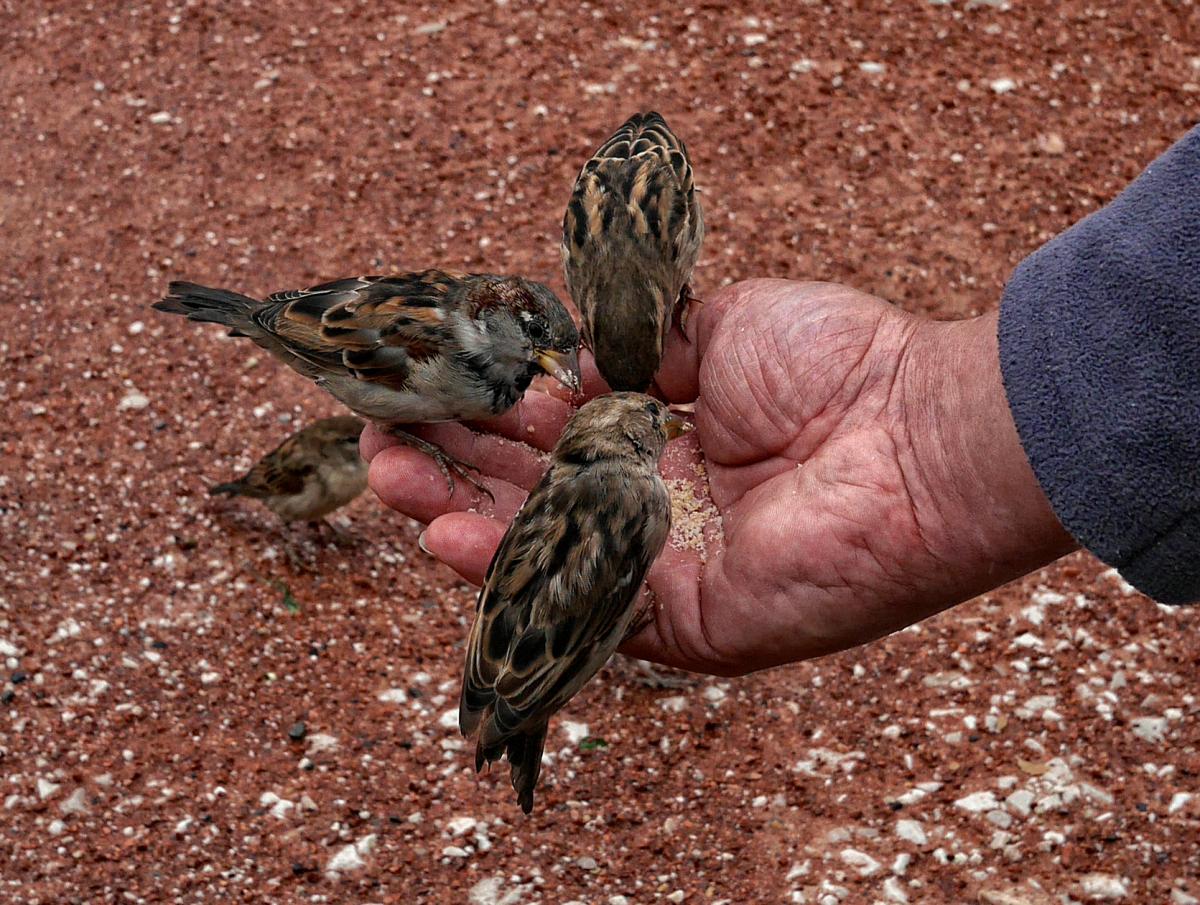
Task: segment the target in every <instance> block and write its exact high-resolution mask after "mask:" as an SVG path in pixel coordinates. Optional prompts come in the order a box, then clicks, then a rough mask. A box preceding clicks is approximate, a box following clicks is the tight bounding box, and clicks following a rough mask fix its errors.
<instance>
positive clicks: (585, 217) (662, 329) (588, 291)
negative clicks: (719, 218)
mask: <svg viewBox="0 0 1200 905" xmlns="http://www.w3.org/2000/svg"><path fill="white" fill-rule="evenodd" d="M703 240H704V217H703V215H702V213H701V211H700V201H699V199H698V198H697V197H696V190H695V187H694V185H693V184H692V166H691V163H690V162H689V160H688V155H687V149H686V148H685V147H684V144H683V142H682V141H680V140H679V138H677V137H676V136H675V133H673V132H672V131H671V130H670V128H669V127H668V126H667V124H666V122H665V121H664V120H663V118H662V117H661V116H659V115H658V114H657V113H638V114H635V115H634V116H632V117H630V119H629V120H628V121H627V122H626V123H625V125H623V126H622V127H621V128H620V129H618V130H617V132H616V134H614V135H613V136H612V138H610V139H609V140H608V141H606V142H605V143H604V144H603V145H601V146H600V149H599V150H598V151H597V152H596V153H595V154H594V155H592V159H591V160H589V161H588V162H587V163H586V164H584V166H583V169H582V170H581V171H580V173H579V178H578V179H576V180H575V189H574V191H573V192H572V193H571V200H570V202H569V203H568V205H567V213H566V216H565V217H564V218H563V240H562V258H563V272H564V274H565V276H566V280H567V288H568V289H569V290H570V292H571V297H572V298H573V299H574V300H575V304H576V306H577V307H578V308H579V311H580V314H582V316H583V342H584V344H585V345H587V346H588V347H589V348H590V349H591V350H592V352H593V353H594V354H595V356H596V366H597V368H599V370H600V374H601V375H602V376H603V377H604V379H605V380H606V381H608V384H609V386H611V387H612V388H613V389H614V390H639V391H640V390H645V389H646V388H647V387H649V386H650V382H651V381H652V380H653V379H654V374H655V372H656V371H657V370H658V366H659V363H660V362H661V361H662V354H663V343H664V341H665V340H666V336H667V333H668V332H670V329H671V323H672V320H673V318H674V315H675V312H676V310H677V309H678V311H679V315H680V322H681V325H683V324H685V323H686V316H687V310H688V304H689V303H690V302H691V301H692V298H691V291H690V289H689V287H688V280H689V279H690V278H691V274H692V268H693V267H695V265H696V259H697V258H698V257H699V255H700V244H701V242H702V241H703Z"/></svg>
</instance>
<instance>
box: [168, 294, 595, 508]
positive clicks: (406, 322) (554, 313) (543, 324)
mask: <svg viewBox="0 0 1200 905" xmlns="http://www.w3.org/2000/svg"><path fill="white" fill-rule="evenodd" d="M154 307H155V308H156V309H158V310H159V311H166V312H169V313H171V314H182V315H184V316H186V317H187V318H188V319H189V320H194V321H204V322H209V323H217V324H224V325H225V326H227V327H229V328H230V330H229V335H230V336H247V337H249V338H250V339H252V340H253V341H254V342H255V343H257V344H258V345H259V346H261V347H262V348H263V349H265V350H266V351H268V352H270V353H271V354H272V355H274V356H275V357H276V358H278V359H279V360H280V361H282V362H283V363H284V364H286V365H288V367H290V368H292V370H294V371H297V372H298V373H300V374H303V375H304V376H305V377H309V378H311V379H313V380H315V381H316V383H317V385H318V386H320V387H322V388H323V389H325V390H328V391H329V392H330V393H331V394H332V395H333V396H334V397H335V398H337V399H338V400H339V401H340V402H342V403H344V404H345V405H347V406H349V408H350V409H351V410H352V411H354V412H355V413H356V414H359V415H361V416H362V417H364V418H368V419H370V420H371V421H374V422H375V423H376V424H378V425H380V426H381V427H382V428H384V429H385V430H388V431H389V432H390V433H392V434H393V435H395V436H396V437H398V438H399V439H400V440H402V441H403V442H405V443H406V444H408V445H411V446H413V447H415V448H417V449H419V450H421V451H422V452H424V453H426V454H427V455H429V456H431V457H433V459H434V460H435V461H436V462H437V463H438V466H439V467H440V468H441V469H442V473H443V474H444V475H445V476H446V480H447V482H448V483H449V484H450V486H451V489H453V484H454V482H453V479H452V478H451V477H450V471H451V470H453V471H454V473H455V474H457V475H458V476H459V477H462V478H464V479H465V480H467V481H468V482H469V483H471V484H473V485H474V486H476V487H478V488H479V489H481V490H484V492H487V491H486V488H484V487H483V486H482V485H481V484H479V483H478V482H477V481H475V480H474V479H473V478H472V477H471V476H470V475H469V474H468V473H467V471H466V469H467V468H469V467H470V466H469V465H467V464H466V463H463V462H460V461H458V460H457V459H455V458H453V457H452V456H450V455H448V454H447V453H445V452H444V451H443V450H441V449H440V448H439V447H437V446H436V445H434V444H432V443H428V442H426V441H424V440H421V439H419V438H418V437H415V436H413V435H412V434H409V433H406V432H405V431H403V430H402V429H401V426H402V425H405V424H416V423H425V422H433V421H459V420H473V419H478V418H488V417H491V416H492V415H498V414H500V413H501V412H504V411H505V410H507V409H509V408H510V407H512V405H513V404H515V403H516V402H517V400H518V399H520V398H521V396H522V395H523V394H524V393H525V390H526V389H528V387H529V383H530V381H532V380H533V378H534V376H535V375H536V374H538V373H539V372H541V371H545V372H546V373H548V374H550V375H551V376H552V377H554V378H555V379H557V380H558V381H559V382H561V383H563V384H564V385H566V386H567V387H569V388H571V389H573V390H577V389H579V385H580V382H579V381H580V379H579V361H578V358H577V351H576V350H577V348H578V346H579V334H578V331H577V330H576V329H575V324H574V323H573V322H572V321H571V316H570V315H569V314H568V313H567V310H566V309H565V308H564V307H563V305H562V302H560V301H559V300H558V297H557V296H555V294H554V293H553V292H551V291H550V289H548V288H547V287H546V286H543V285H542V284H541V283H535V282H532V281H531V280H525V279H522V278H521V277H503V276H495V275H493V274H486V273H452V272H449V271H441V270H423V271H419V272H414V273H402V274H398V275H395V276H387V277H384V276H368V277H354V278H350V279H345V280H336V281H334V282H332V283H323V284H321V285H320V286H313V287H311V288H310V289H301V290H295V291H288V292H277V293H275V294H273V295H271V296H268V297H267V299H266V301H257V300H255V299H252V298H248V297H247V296H244V295H240V294H238V293H236V292H230V291H228V290H225V289H209V288H208V287H206V286H198V285H196V284H195V283H181V282H174V283H171V286H170V294H169V295H167V297H166V298H164V299H163V300H162V301H160V302H158V303H156V304H155V305H154Z"/></svg>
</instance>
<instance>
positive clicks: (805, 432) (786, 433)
mask: <svg viewBox="0 0 1200 905" xmlns="http://www.w3.org/2000/svg"><path fill="white" fill-rule="evenodd" d="M958 326H960V325H935V324H932V323H931V322H926V321H920V320H918V319H917V318H914V317H912V316H910V315H907V314H905V313H903V312H902V311H899V310H898V309H895V308H894V307H892V306H890V305H888V304H887V303H885V302H883V301H881V300H879V299H875V298H873V297H871V296H868V295H864V294H862V293H860V292H857V291H855V290H852V289H848V288H846V287H842V286H836V285H831V284H817V283H793V282H787V281H782V280H754V281H749V282H745V283H739V284H735V285H734V286H730V287H728V288H726V289H724V290H722V291H721V292H719V293H717V294H716V295H715V296H713V297H712V298H710V299H709V300H708V301H707V303H706V304H705V305H703V306H702V307H701V308H699V310H698V312H697V314H696V316H695V317H694V318H693V320H692V323H691V324H689V328H690V332H691V333H692V334H693V336H692V337H691V341H690V342H689V341H688V340H685V339H684V337H683V336H682V335H681V334H679V333H678V332H677V331H676V332H674V333H673V334H672V337H671V339H670V341H669V342H668V348H667V352H666V356H665V360H664V363H663V367H662V369H661V370H660V372H659V375H658V380H657V383H658V387H659V390H660V391H661V393H662V395H663V396H664V397H665V398H666V399H668V400H669V401H672V402H690V401H693V400H695V402H696V428H697V429H696V431H695V432H693V433H692V434H690V435H688V436H687V437H686V438H685V439H683V440H679V441H676V442H675V443H672V444H671V445H670V446H669V447H668V451H667V453H666V455H665V456H664V458H663V463H662V470H663V474H664V477H666V478H667V479H668V481H669V482H670V483H671V484H672V485H673V488H674V489H675V490H676V494H675V495H676V497H677V499H678V498H683V499H687V505H685V506H683V507H682V509H683V510H686V511H684V512H683V513H682V516H681V512H680V507H679V505H678V503H677V512H676V514H677V517H679V516H681V518H677V521H679V520H683V521H687V522H688V523H689V524H688V525H687V526H677V528H678V527H688V528H692V529H695V528H701V529H702V531H703V543H698V542H697V538H696V536H695V533H696V532H695V531H689V532H688V533H689V534H690V535H691V537H689V538H687V539H685V540H687V541H688V542H685V543H682V544H681V543H680V538H679V537H678V536H673V539H672V543H671V544H670V545H669V546H668V548H667V550H666V551H664V553H663V555H662V556H661V557H660V559H659V560H658V562H657V563H656V564H655V566H654V567H653V569H652V570H651V572H650V575H649V577H648V580H647V585H648V587H649V590H650V592H651V593H652V595H653V600H654V603H655V607H654V610H653V612H654V619H653V620H652V622H651V623H650V624H649V625H648V626H647V627H646V628H645V629H644V630H643V631H642V632H640V633H639V634H638V635H637V636H635V637H634V638H632V639H630V640H629V641H628V642H627V643H626V644H625V645H624V647H623V648H622V650H623V651H625V652H626V653H629V654H632V655H634V656H638V657H643V658H646V659H651V660H655V661H657V662H661V663H666V664H668V665H672V666H678V667H682V668H685V669H692V670H697V671H701V672H709V673H717V674H725V675H732V674H739V673H744V672H749V671H752V670H755V669H761V668H764V667H768V666H772V665H777V664H780V663H786V662H791V661H794V660H798V659H803V658H806V657H812V656H818V655H821V654H824V653H829V652H832V651H835V650H840V649H842V648H845V647H849V646H853V645H855V644H859V643H863V642H865V641H869V640H872V639H874V638H877V637H879V636H881V635H883V634H886V633H888V632H890V631H894V630H895V629H898V628H901V627H903V626H905V625H908V624H910V623H912V622H914V621H917V620H918V619H921V618H923V617H925V616H927V615H929V614H931V613H933V612H936V611H938V610H940V609H944V608H945V607H947V606H950V605H952V604H954V603H956V602H958V601H960V600H963V599H965V598H966V597H969V596H972V595H973V594H974V593H978V592H979V591H982V590H984V589H986V588H988V587H991V586H994V585H995V584H998V583H1000V582H1001V581H1004V580H1007V579H1008V578H1011V577H1015V576H1016V575H1019V574H1022V573H1023V572H1024V571H1027V570H1028V569H1029V568H1032V567H1034V566H1036V565H1038V564H1039V563H1040V562H1044V561H1047V560H1048V559H1051V558H1053V557H1054V556H1055V555H1058V554H1060V553H1062V552H1065V550H1066V549H1069V548H1070V541H1069V538H1066V537H1065V535H1064V534H1063V533H1062V532H1061V529H1059V528H1058V527H1057V523H1056V522H1054V521H1053V517H1052V516H1050V517H1049V523H1046V516H1047V514H1048V513H1049V510H1048V508H1047V507H1046V506H1045V503H1044V500H1042V499H1041V496H1040V492H1039V491H1037V489H1036V483H1032V475H1031V474H1030V473H1028V466H1027V464H1026V463H1025V460H1024V457H1023V454H1022V453H1021V451H1020V448H1019V444H1018V443H1017V441H1016V437H1015V431H1014V430H1013V429H1012V426H1011V422H1009V421H1005V420H1004V419H1005V418H1007V408H1006V406H1005V404H1004V400H1003V394H1002V391H1000V389H999V374H998V370H997V369H996V366H995V363H994V361H993V362H990V363H989V362H988V361H987V335H986V334H987V325H986V324H984V325H982V326H983V328H984V329H983V330H982V331H981V330H979V329H976V330H975V331H974V334H968V333H967V332H966V331H965V330H959V331H958V332H955V328H956V327H958ZM930 328H939V329H935V330H933V331H932V335H926V334H930V332H931V331H930ZM993 332H994V330H993ZM992 344H993V346H994V340H993V342H992ZM976 355H981V356H982V360H981V361H979V362H975V361H972V357H973V356H976ZM991 357H992V358H994V349H993V350H992V353H991ZM956 366H957V367H956ZM963 366H965V369H966V373H967V374H972V373H975V372H978V373H979V374H980V375H981V376H982V377H983V378H984V379H983V380H981V381H978V384H979V385H978V387H975V386H973V385H972V383H971V381H964V380H960V379H959V377H960V376H961V375H960V372H961V370H962V368H963ZM989 367H990V368H992V369H993V370H995V373H994V374H990V373H988V368H989ZM939 369H940V370H939ZM585 378H586V379H585V394H587V395H594V394H595V393H597V392H603V391H604V389H605V387H604V386H603V384H602V383H601V382H600V380H599V378H598V377H597V376H596V374H595V371H594V369H590V374H588V373H585ZM993 385H994V386H993ZM997 392H999V396H998V399H997ZM577 401H578V400H577ZM571 411H572V409H571V407H570V405H569V404H568V403H567V402H566V401H564V400H562V399H559V398H557V397H555V396H553V395H550V394H547V393H540V392H536V391H535V392H531V393H529V394H527V395H526V398H525V400H524V401H522V403H521V404H520V405H518V406H517V407H516V408H515V409H513V410H512V411H510V412H508V413H507V414H506V415H504V416H503V417H501V418H499V419H495V420H494V421H491V422H488V423H487V424H484V425H475V428H476V430H475V431H471V430H468V429H467V428H465V427H463V426H461V425H437V426H432V427H427V428H422V429H421V430H422V432H423V434H424V435H425V436H427V437H428V438H429V439H433V440H435V441H436V442H438V443H440V444H442V445H443V446H444V447H445V448H446V449H447V451H449V452H451V453H453V454H454V455H456V456H459V457H460V458H463V459H465V460H467V461H469V462H472V463H474V464H476V465H478V466H479V468H480V469H481V471H482V472H483V474H484V475H486V476H487V477H486V483H487V485H488V486H489V488H490V489H491V490H492V491H493V493H494V494H495V498H496V499H495V503H494V504H493V503H491V502H490V501H488V502H486V504H485V503H481V501H480V500H479V499H478V498H474V499H473V498H472V495H471V492H470V488H468V487H466V486H464V485H463V484H462V482H460V484H459V486H458V488H456V490H455V492H454V494H453V496H450V495H449V494H448V492H447V489H446V485H445V481H444V480H443V479H442V477H441V474H440V473H439V472H438V470H437V469H436V467H435V466H434V465H433V463H432V462H431V461H430V460H428V459H426V458H425V457H423V456H421V455H420V454H419V453H416V452H415V451H413V450H412V449H410V448H407V447H403V446H392V445H389V441H388V440H387V438H386V437H384V436H382V435H381V434H379V433H378V432H376V431H374V430H370V429H369V430H368V433H367V435H366V436H365V437H364V443H363V448H364V453H365V454H366V455H367V456H368V457H370V458H372V459H373V461H372V466H371V486H372V488H373V489H374V490H375V492H376V493H377V494H378V495H379V496H380V498H381V499H382V500H383V501H384V502H385V503H386V504H388V505H389V506H392V507H393V508H396V509H398V510H400V511H402V512H404V513H406V514H408V515H410V516H412V517H413V518H416V519H419V520H421V521H424V522H427V523H429V527H428V529H427V530H426V532H425V534H424V536H423V543H424V545H425V547H426V549H428V550H429V551H430V552H431V553H432V554H433V555H435V556H437V557H438V558H439V559H442V560H443V561H445V562H446V563H448V564H449V565H450V566H451V567H453V568H454V569H456V570H457V571H458V572H459V573H460V574H461V575H463V576H464V577H465V578H467V579H468V580H470V581H473V582H475V583H479V582H480V581H481V580H482V578H483V575H484V572H485V571H486V568H487V565H488V562H489V560H490V558H491V555H492V553H493V551H494V550H495V547H496V545H497V544H498V543H499V541H500V538H501V537H502V535H503V533H504V530H505V527H506V525H507V523H508V521H509V520H510V519H511V517H512V516H513V514H514V513H515V512H516V510H517V509H518V508H519V507H520V505H521V503H522V502H523V501H524V498H525V495H526V493H527V492H528V490H529V489H530V488H531V487H532V486H533V484H534V483H536V481H537V480H538V478H539V477H540V476H541V473H542V471H543V470H544V467H545V461H544V458H545V457H544V455H543V453H542V452H541V451H544V450H548V449H550V448H551V447H552V446H553V443H554V441H555V439H556V438H557V436H558V433H559V432H560V431H561V428H562V425H563V424H564V423H565V421H566V419H567V418H568V417H569V416H570V413H571ZM480 430H482V431H483V432H478V431H480ZM964 431H965V434H964ZM1010 435H1011V436H1010ZM963 436H966V437H967V438H968V439H970V440H981V441H982V446H983V449H984V450H986V451H987V454H986V455H985V456H983V457H982V460H980V457H979V456H976V455H973V452H974V450H973V448H971V444H970V443H968V442H966V441H965V440H963V439H962V437H963ZM959 447H961V448H959ZM1014 453H1015V458H1014ZM681 482H687V484H690V485H691V487H690V489H691V493H686V492H685V493H683V494H680V493H679V492H678V491H679V490H680V489H681V488H684V484H683V483H681ZM1031 483H1032V490H1031V488H1030V486H1029V485H1030V484H1031ZM691 498H694V499H695V500H696V502H694V503H693V502H692V499H691ZM980 506H987V507H989V511H990V514H991V516H993V517H998V518H999V521H1000V524H999V525H997V526H996V528H997V529H1000V528H1001V526H1003V531H1001V530H992V527H991V525H990V524H989V519H987V518H984V519H979V518H977V517H976V512H977V510H978V507H980ZM706 515H707V516H708V518H707V519H705V516H706ZM1006 520H1007V524H1005V521H1006ZM1013 520H1020V521H1023V522H1027V523H1028V526H1027V527H1028V530H1027V531H1026V532H1025V534H1024V538H1025V539H1024V541H1023V542H1022V543H1021V544H1020V545H1014V544H1013V543H1012V541H1011V540H1006V539H1005V537H1004V535H1006V534H1009V533H1011V529H1012V528H1013V527H1014V521H1013ZM697 521H700V522H702V523H703V524H701V525H699V526H697V525H694V524H692V523H694V522H697ZM967 523H970V525H969V526H968V524H967ZM679 533H680V532H679V531H677V532H676V535H678V534H679ZM1030 541H1032V542H1033V543H1035V544H1036V545H1037V549H1030V543H1029V542H1030ZM701 548H703V549H701Z"/></svg>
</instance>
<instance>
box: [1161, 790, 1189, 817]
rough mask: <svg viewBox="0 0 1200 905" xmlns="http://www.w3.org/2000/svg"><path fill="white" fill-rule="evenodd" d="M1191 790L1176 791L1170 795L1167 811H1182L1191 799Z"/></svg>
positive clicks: (1172, 812)
mask: <svg viewBox="0 0 1200 905" xmlns="http://www.w3.org/2000/svg"><path fill="white" fill-rule="evenodd" d="M1192 797H1193V796H1192V793H1191V792H1176V793H1175V794H1174V795H1172V796H1171V803H1170V804H1169V805H1167V813H1168V814H1174V813H1176V812H1177V811H1182V810H1183V809H1184V808H1186V807H1187V803H1188V802H1189V801H1191V800H1192Z"/></svg>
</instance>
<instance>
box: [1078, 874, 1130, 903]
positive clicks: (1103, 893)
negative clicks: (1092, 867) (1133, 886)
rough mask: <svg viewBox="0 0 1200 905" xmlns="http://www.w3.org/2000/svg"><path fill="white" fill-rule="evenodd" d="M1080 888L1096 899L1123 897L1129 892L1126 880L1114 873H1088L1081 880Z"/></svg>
mask: <svg viewBox="0 0 1200 905" xmlns="http://www.w3.org/2000/svg"><path fill="white" fill-rule="evenodd" d="M1079 888H1080V890H1082V891H1083V894H1084V895H1085V896H1087V897H1088V898H1089V899H1092V900H1094V901H1100V900H1111V899H1123V898H1125V896H1127V895H1128V894H1129V890H1128V889H1126V888H1125V881H1124V880H1122V879H1121V878H1120V877H1114V876H1113V875H1112V874H1086V875H1085V876H1084V877H1083V878H1082V879H1081V880H1080V881H1079Z"/></svg>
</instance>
